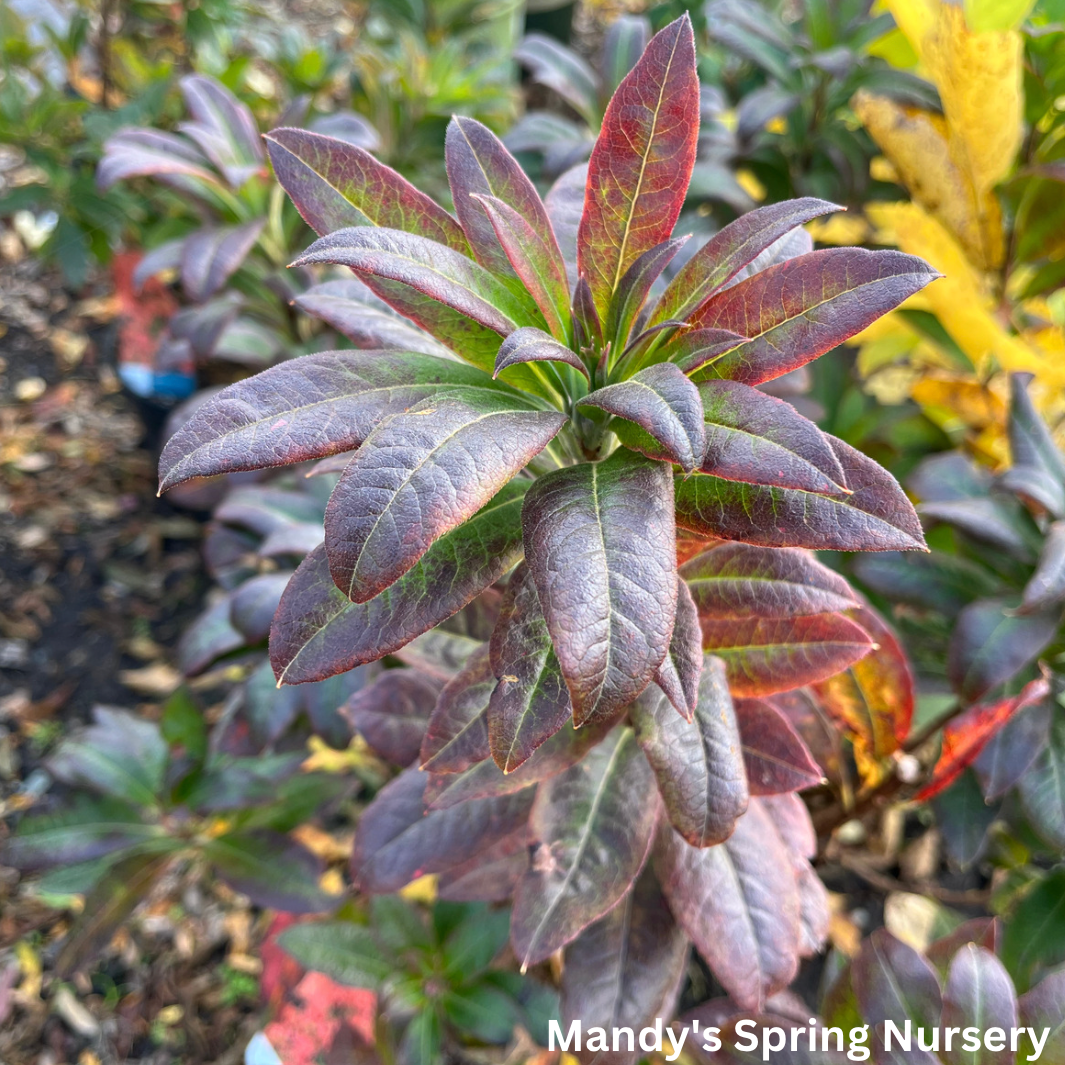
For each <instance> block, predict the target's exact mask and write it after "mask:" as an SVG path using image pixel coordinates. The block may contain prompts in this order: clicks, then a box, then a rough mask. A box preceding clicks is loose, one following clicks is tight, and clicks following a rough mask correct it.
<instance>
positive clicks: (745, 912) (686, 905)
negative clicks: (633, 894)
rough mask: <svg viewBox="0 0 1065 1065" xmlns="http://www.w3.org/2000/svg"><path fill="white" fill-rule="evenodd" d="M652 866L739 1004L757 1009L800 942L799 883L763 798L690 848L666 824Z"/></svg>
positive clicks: (792, 965)
mask: <svg viewBox="0 0 1065 1065" xmlns="http://www.w3.org/2000/svg"><path fill="white" fill-rule="evenodd" d="M655 868H656V870H657V872H658V874H659V877H660V878H661V881H662V890H663V891H664V892H665V896H666V898H667V899H668V900H669V905H670V909H671V910H672V911H673V915H674V916H675V917H676V918H677V921H678V922H679V923H680V925H681V927H682V928H683V929H684V931H685V932H687V933H688V935H689V936H690V937H691V939H692V940H693V942H694V943H695V947H696V949H697V950H698V951H699V953H700V954H701V955H702V956H703V957H704V958H705V959H706V961H707V963H708V964H709V966H710V968H711V970H712V971H713V973H714V975H715V976H716V977H717V979H718V980H719V981H720V982H721V984H722V986H723V987H724V988H725V990H726V991H727V992H728V993H729V996H730V997H731V998H732V999H733V1001H734V1002H735V1003H736V1004H737V1005H738V1006H739V1007H740V1008H741V1009H748V1010H754V1009H761V1008H762V1007H763V1006H764V1004H765V1001H766V999H767V998H768V997H769V996H770V995H772V994H774V993H775V992H777V991H780V990H782V989H783V988H785V987H787V986H788V984H789V983H791V980H792V978H793V977H794V976H795V973H796V972H797V970H798V967H799V950H800V944H801V924H800V918H801V902H800V898H799V887H798V881H797V879H796V876H795V869H794V864H793V862H792V858H791V855H790V854H789V851H788V848H787V847H786V846H785V845H784V843H783V841H782V840H781V837H780V835H779V833H778V832H777V830H776V828H775V827H774V825H773V820H772V817H771V816H770V814H769V812H768V810H767V808H766V807H765V806H763V805H762V801H761V800H759V799H752V800H751V803H750V806H749V807H748V809H747V813H745V814H744V815H743V817H741V818H740V819H739V821H738V822H737V823H736V831H735V832H734V833H733V834H732V835H731V836H730V837H729V839H727V840H726V841H725V842H724V843H720V844H718V845H717V846H716V847H692V846H690V845H689V844H688V843H686V842H685V841H684V840H683V839H682V838H681V837H680V836H679V835H678V834H677V833H676V832H673V831H670V830H668V829H665V830H663V831H662V833H661V834H660V847H659V850H658V851H657V853H656V859H655Z"/></svg>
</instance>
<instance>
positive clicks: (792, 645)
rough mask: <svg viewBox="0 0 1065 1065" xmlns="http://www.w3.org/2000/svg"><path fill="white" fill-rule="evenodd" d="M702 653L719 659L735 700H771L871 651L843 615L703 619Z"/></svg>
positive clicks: (859, 631) (860, 632) (867, 640)
mask: <svg viewBox="0 0 1065 1065" xmlns="http://www.w3.org/2000/svg"><path fill="white" fill-rule="evenodd" d="M701 620H702V626H703V649H704V650H706V651H709V652H710V653H711V654H715V655H718V656H720V657H721V658H723V659H724V661H725V667H726V669H727V670H728V682H729V687H730V688H731V689H732V693H733V694H734V695H740V696H749V695H772V694H773V693H774V692H783V691H788V690H790V689H791V688H801V687H802V686H803V685H804V684H811V683H813V682H814V681H818V680H824V679H825V678H826V677H831V676H832V675H833V674H835V673H838V672H839V671H840V670H841V669H846V668H847V667H848V666H850V665H852V664H853V663H854V662H857V661H858V660H859V659H860V658H862V657H863V656H865V655H867V654H868V653H869V652H870V651H871V650H872V647H873V641H872V640H871V639H870V637H869V636H868V634H867V633H866V632H865V630H864V629H861V628H859V627H858V626H857V625H856V624H855V623H854V622H853V621H850V620H849V619H848V618H845V617H844V616H843V615H842V614H808V615H805V616H803V617H793V618H771V619H765V618H747V619H735V620H733V619H728V620H718V619H713V618H702V619H701Z"/></svg>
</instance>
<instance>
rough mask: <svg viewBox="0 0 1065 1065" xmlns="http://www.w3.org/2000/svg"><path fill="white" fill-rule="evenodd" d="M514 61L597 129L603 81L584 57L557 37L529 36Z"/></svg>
mask: <svg viewBox="0 0 1065 1065" xmlns="http://www.w3.org/2000/svg"><path fill="white" fill-rule="evenodd" d="M514 58H515V59H517V60H518V62H519V63H521V64H522V65H524V66H526V67H528V68H529V70H530V71H531V72H532V77H533V80H534V81H538V82H539V83H540V84H541V85H546V86H547V87H548V88H549V89H554V90H555V92H557V93H558V94H559V96H561V97H562V99H563V100H565V101H566V102H567V103H568V104H570V105H572V106H573V108H574V109H575V110H576V111H577V113H578V114H579V115H581V117H582V118H583V119H584V120H585V122H587V123H588V125H589V126H592V127H593V128H594V127H595V125H596V124H597V122H598V121H599V115H598V104H597V100H598V96H599V91H598V81H599V79H598V78H597V77H596V74H595V71H594V70H592V68H591V67H590V66H589V65H588V63H587V62H586V61H585V60H584V59H583V58H582V57H581V56H579V55H578V54H577V53H576V52H574V51H573V50H572V49H570V48H567V47H565V45H562V44H559V42H558V41H556V40H555V39H554V38H553V37H548V36H546V35H544V34H542V33H529V34H526V36H525V37H524V38H523V39H522V42H521V44H519V45H518V47H517V48H516V49H515V50H514Z"/></svg>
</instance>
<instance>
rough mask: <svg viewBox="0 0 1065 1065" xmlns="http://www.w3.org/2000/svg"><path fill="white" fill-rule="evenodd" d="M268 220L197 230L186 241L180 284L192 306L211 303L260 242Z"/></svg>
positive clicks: (182, 256)
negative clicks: (209, 301) (205, 301)
mask: <svg viewBox="0 0 1065 1065" xmlns="http://www.w3.org/2000/svg"><path fill="white" fill-rule="evenodd" d="M265 224H266V220H265V219H263V218H257V219H256V220H255V221H253V222H246V223H245V224H244V225H242V226H225V227H224V228H219V229H209V228H204V229H198V230H196V231H195V232H194V233H191V234H189V236H188V237H186V238H185V243H184V245H183V248H182V253H181V283H182V286H183V287H184V289H185V295H186V296H187V297H188V298H189V299H190V300H192V302H193V303H202V302H203V301H204V300H208V299H210V298H211V297H212V296H213V295H214V294H215V293H216V292H218V291H219V289H221V288H222V286H223V285H224V284H225V283H226V281H228V280H229V278H230V277H231V276H232V274H233V273H234V272H235V271H236V270H238V269H239V268H240V265H241V263H243V262H244V260H245V258H247V255H248V252H250V251H251V249H252V248H253V247H254V246H255V242H256V241H257V240H258V239H259V234H260V233H261V232H262V229H263V226H264V225H265Z"/></svg>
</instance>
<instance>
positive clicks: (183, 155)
mask: <svg viewBox="0 0 1065 1065" xmlns="http://www.w3.org/2000/svg"><path fill="white" fill-rule="evenodd" d="M131 177H158V178H161V179H163V180H166V179H167V178H168V177H171V178H175V177H176V178H196V179H198V180H200V181H205V182H207V183H209V184H212V185H216V186H219V185H220V183H219V181H218V178H217V177H216V175H214V174H212V173H211V171H210V170H208V169H207V157H206V156H205V155H203V153H202V152H200V151H199V150H198V149H197V148H196V147H195V145H193V144H190V143H189V142H188V141H187V140H185V139H184V138H183V137H178V136H176V135H175V134H173V133H165V132H163V131H162V130H157V129H120V130H119V131H118V132H117V133H114V134H112V136H110V137H108V138H107V141H106V143H105V144H104V156H103V158H102V159H101V160H100V165H99V166H98V167H97V170H96V184H97V185H98V186H99V187H100V188H101V189H109V188H110V187H111V186H112V185H114V184H115V182H117V181H122V180H124V179H125V178H131Z"/></svg>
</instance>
